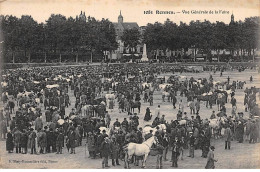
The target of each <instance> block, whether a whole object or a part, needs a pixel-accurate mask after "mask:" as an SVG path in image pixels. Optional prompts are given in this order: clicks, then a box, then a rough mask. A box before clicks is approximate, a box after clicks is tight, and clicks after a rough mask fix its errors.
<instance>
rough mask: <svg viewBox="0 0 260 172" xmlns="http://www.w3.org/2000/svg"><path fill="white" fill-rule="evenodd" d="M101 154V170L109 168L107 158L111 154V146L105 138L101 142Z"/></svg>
mask: <svg viewBox="0 0 260 172" xmlns="http://www.w3.org/2000/svg"><path fill="white" fill-rule="evenodd" d="M100 148H101V152H102V156H103V161H102V168H105V167H109V166H108V156H109V155H110V154H111V152H112V151H111V145H110V143H109V138H108V137H105V141H103V142H102V144H101V147H100Z"/></svg>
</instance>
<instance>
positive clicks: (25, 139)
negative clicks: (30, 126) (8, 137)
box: [21, 129, 28, 154]
mask: <svg viewBox="0 0 260 172" xmlns="http://www.w3.org/2000/svg"><path fill="white" fill-rule="evenodd" d="M27 143H28V135H27V133H26V130H25V129H24V130H23V132H22V136H21V148H22V154H27Z"/></svg>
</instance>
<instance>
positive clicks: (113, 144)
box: [110, 136, 120, 166]
mask: <svg viewBox="0 0 260 172" xmlns="http://www.w3.org/2000/svg"><path fill="white" fill-rule="evenodd" d="M110 144H111V151H112V154H111V159H112V165H113V166H115V162H116V165H120V164H119V161H118V157H119V144H118V142H117V141H116V137H115V136H112V141H111V143H110Z"/></svg>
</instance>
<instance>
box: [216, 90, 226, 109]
mask: <svg viewBox="0 0 260 172" xmlns="http://www.w3.org/2000/svg"><path fill="white" fill-rule="evenodd" d="M225 103H226V96H225V94H224V93H218V97H217V105H218V110H220V109H221V108H222V106H223V105H225Z"/></svg>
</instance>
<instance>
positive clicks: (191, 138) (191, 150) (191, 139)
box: [188, 132, 195, 158]
mask: <svg viewBox="0 0 260 172" xmlns="http://www.w3.org/2000/svg"><path fill="white" fill-rule="evenodd" d="M194 144H195V138H194V136H193V132H189V156H188V157H191V158H194Z"/></svg>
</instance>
